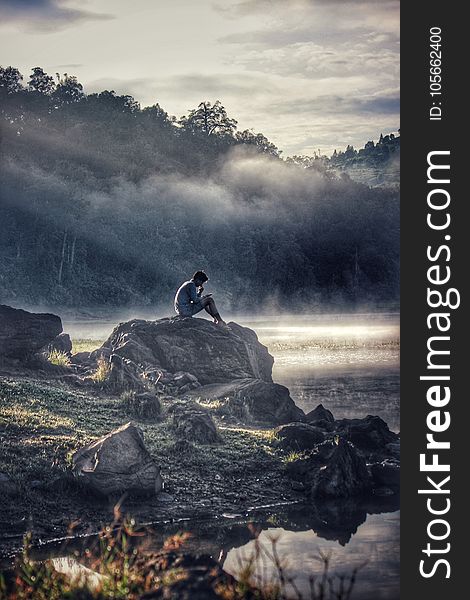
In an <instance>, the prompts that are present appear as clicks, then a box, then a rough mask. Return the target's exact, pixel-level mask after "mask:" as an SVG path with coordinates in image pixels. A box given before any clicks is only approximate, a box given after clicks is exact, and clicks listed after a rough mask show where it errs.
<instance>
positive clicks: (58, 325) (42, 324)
mask: <svg viewBox="0 0 470 600" xmlns="http://www.w3.org/2000/svg"><path fill="white" fill-rule="evenodd" d="M61 332H62V321H61V320H60V317H58V316H56V315H52V314H47V313H31V312H28V311H26V310H21V309H18V308H12V307H11V306H5V305H0V361H10V360H16V361H20V362H26V361H28V360H29V359H30V358H31V357H32V356H34V354H36V353H38V352H39V351H40V350H41V349H42V348H44V346H46V345H47V344H49V343H51V342H52V340H54V338H56V337H57V336H58V335H59V334H60V333H61Z"/></svg>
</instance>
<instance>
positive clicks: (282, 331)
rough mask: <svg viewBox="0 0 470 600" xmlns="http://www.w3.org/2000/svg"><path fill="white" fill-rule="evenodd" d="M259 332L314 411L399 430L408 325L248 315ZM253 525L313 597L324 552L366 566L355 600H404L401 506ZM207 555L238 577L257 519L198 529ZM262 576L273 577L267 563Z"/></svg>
mask: <svg viewBox="0 0 470 600" xmlns="http://www.w3.org/2000/svg"><path fill="white" fill-rule="evenodd" d="M236 320H237V321H238V322H240V323H241V324H243V325H246V326H248V327H252V328H253V329H255V331H256V332H257V334H258V337H259V339H260V341H261V342H262V343H264V344H266V345H267V346H268V348H269V351H270V352H271V354H272V355H273V356H274V358H275V364H274V372H273V378H274V381H276V382H279V383H282V384H284V385H286V386H287V387H288V388H289V390H290V392H291V396H292V398H293V399H294V401H295V402H296V404H297V405H298V406H300V407H301V408H302V409H303V410H304V411H306V412H308V411H309V410H312V409H313V408H315V407H316V406H317V404H319V403H320V402H321V403H323V405H324V406H325V407H326V408H328V409H329V410H331V411H332V412H333V414H334V415H335V417H336V418H345V417H346V418H353V417H364V416H366V415H367V414H372V415H378V416H380V417H382V418H383V419H384V420H385V421H386V422H387V423H388V425H389V427H390V428H391V429H393V430H394V431H399V429H400V426H399V423H400V421H399V325H398V316H397V315H396V314H380V315H378V314H359V315H316V316H307V317H306V316H302V317H299V316H296V317H288V318H285V317H276V318H267V317H262V318H256V319H253V318H251V319H248V318H240V317H237V318H236ZM113 325H114V323H111V322H104V321H88V322H86V323H85V322H82V323H66V324H65V327H64V329H65V331H69V332H71V333H72V335H73V336H74V337H84V338H93V339H99V340H100V341H101V340H103V339H105V337H106V336H107V335H108V334H109V333H110V331H111V330H112V327H113ZM249 521H250V522H251V523H252V526H253V525H254V526H255V527H256V528H257V529H258V532H259V540H260V542H261V543H262V544H264V545H266V546H267V547H269V544H270V542H269V538H270V537H272V536H275V537H276V538H278V542H277V547H278V551H279V554H280V556H281V558H282V559H283V561H285V562H286V565H287V567H286V569H287V572H288V574H289V576H292V577H294V578H295V583H296V585H297V587H298V588H299V589H300V591H301V592H302V593H303V594H304V595H305V596H307V597H308V585H309V584H308V581H309V576H310V575H312V574H319V573H321V570H322V567H321V564H320V563H319V561H318V555H319V553H331V567H330V570H331V572H334V573H338V574H346V575H347V574H349V573H351V571H352V570H353V569H354V568H355V567H359V566H362V568H361V570H360V572H359V576H358V582H357V584H356V586H355V589H354V593H353V595H352V600H354V599H356V600H369V599H370V600H396V599H397V598H398V597H399V512H398V501H397V500H396V499H394V500H393V499H392V500H382V501H377V503H376V504H375V505H369V506H364V505H361V504H357V503H355V501H352V500H349V501H347V502H346V503H344V502H343V503H341V502H339V503H329V504H328V505H327V504H322V505H321V506H316V507H312V506H303V507H292V508H290V509H286V508H282V509H275V510H272V511H270V512H269V515H266V514H265V513H263V514H260V515H259V516H257V517H254V516H253V515H252V516H251V517H250V519H249ZM194 533H195V540H197V544H198V549H199V550H200V551H209V552H210V553H211V554H213V555H214V556H215V557H216V558H217V557H218V556H219V555H221V556H222V557H223V560H224V568H225V569H226V570H227V571H228V572H230V573H232V574H235V573H236V572H237V570H239V567H240V566H241V565H242V564H243V561H244V560H245V559H246V557H247V556H249V555H250V554H251V552H252V551H253V548H254V544H255V542H254V540H253V530H252V528H250V527H248V520H243V519H242V521H241V522H238V523H232V524H229V525H227V523H225V524H222V522H221V521H219V522H213V523H210V524H207V525H206V526H205V527H204V528H202V529H201V527H197V526H195V531H194ZM255 575H256V576H257V577H258V578H262V577H263V576H264V577H270V576H273V571H272V568H271V567H270V566H269V565H268V566H266V565H264V566H263V564H262V561H261V562H259V564H258V568H257V570H256V571H255Z"/></svg>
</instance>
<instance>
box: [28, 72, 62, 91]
mask: <svg viewBox="0 0 470 600" xmlns="http://www.w3.org/2000/svg"><path fill="white" fill-rule="evenodd" d="M28 87H29V89H30V90H31V91H33V92H39V93H40V94H45V95H47V96H50V95H51V94H52V93H53V92H54V90H55V89H56V85H55V83H54V79H53V78H52V77H51V76H50V75H48V74H47V73H45V72H44V70H43V69H41V67H34V69H33V73H32V75H30V76H29V83H28Z"/></svg>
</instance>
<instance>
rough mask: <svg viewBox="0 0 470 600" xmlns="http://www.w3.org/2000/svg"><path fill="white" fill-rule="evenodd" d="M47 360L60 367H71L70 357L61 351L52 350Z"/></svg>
mask: <svg viewBox="0 0 470 600" xmlns="http://www.w3.org/2000/svg"><path fill="white" fill-rule="evenodd" d="M47 360H48V361H49V362H50V363H51V364H53V365H57V366H58V367H69V366H70V357H69V356H68V354H66V353H65V352H61V351H60V350H52V352H50V353H49V356H48V357H47Z"/></svg>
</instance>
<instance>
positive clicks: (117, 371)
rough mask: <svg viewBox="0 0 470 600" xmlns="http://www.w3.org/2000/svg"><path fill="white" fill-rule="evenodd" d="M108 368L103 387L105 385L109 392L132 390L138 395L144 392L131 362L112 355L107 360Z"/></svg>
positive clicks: (143, 387)
mask: <svg viewBox="0 0 470 600" xmlns="http://www.w3.org/2000/svg"><path fill="white" fill-rule="evenodd" d="M101 360H105V359H104V358H103V359H101ZM109 368H110V371H109V374H108V376H107V377H106V379H105V380H104V381H103V385H106V387H107V388H108V389H109V390H111V391H114V392H122V391H126V390H127V391H129V390H133V391H135V392H138V393H140V392H145V391H146V387H145V383H144V382H143V380H142V379H141V378H140V377H139V375H138V372H137V369H136V367H135V364H134V363H133V362H132V361H130V360H128V359H126V358H122V357H121V356H119V355H118V354H112V355H111V357H110V359H109Z"/></svg>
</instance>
